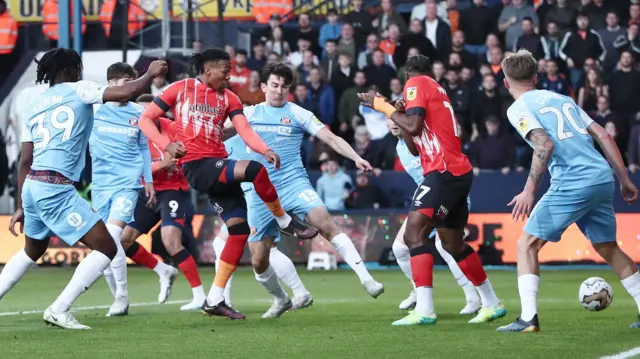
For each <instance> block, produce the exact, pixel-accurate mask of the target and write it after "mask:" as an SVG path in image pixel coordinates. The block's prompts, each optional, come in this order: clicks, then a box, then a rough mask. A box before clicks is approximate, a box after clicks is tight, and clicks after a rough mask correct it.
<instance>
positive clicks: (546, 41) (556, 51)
mask: <svg viewBox="0 0 640 359" xmlns="http://www.w3.org/2000/svg"><path fill="white" fill-rule="evenodd" d="M540 42H541V43H542V51H543V52H544V59H545V60H556V61H557V60H559V59H560V44H561V43H562V38H561V37H560V30H558V24H556V23H555V22H553V21H549V22H548V23H547V31H546V35H544V36H543V37H542V38H541V39H540Z"/></svg>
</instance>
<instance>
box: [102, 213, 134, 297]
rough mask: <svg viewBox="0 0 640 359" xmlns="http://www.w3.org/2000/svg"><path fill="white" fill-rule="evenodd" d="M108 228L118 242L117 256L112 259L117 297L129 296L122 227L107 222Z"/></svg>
mask: <svg viewBox="0 0 640 359" xmlns="http://www.w3.org/2000/svg"><path fill="white" fill-rule="evenodd" d="M107 230H108V231H109V234H111V237H113V240H114V241H115V243H116V248H117V249H118V252H116V256H115V257H114V258H113V260H112V261H111V270H112V271H113V278H114V279H115V280H116V298H118V297H127V298H128V297H129V291H128V290H127V255H126V254H125V252H124V248H122V243H121V242H120V237H121V236H122V228H120V227H118V226H116V225H115V224H111V223H107Z"/></svg>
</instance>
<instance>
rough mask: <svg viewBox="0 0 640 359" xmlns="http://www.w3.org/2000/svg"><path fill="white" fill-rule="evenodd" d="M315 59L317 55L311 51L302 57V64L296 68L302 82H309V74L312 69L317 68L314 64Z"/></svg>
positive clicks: (307, 51)
mask: <svg viewBox="0 0 640 359" xmlns="http://www.w3.org/2000/svg"><path fill="white" fill-rule="evenodd" d="M314 57H315V55H314V54H313V52H311V50H306V51H305V52H304V54H303V55H302V63H301V64H300V66H298V67H297V68H296V71H297V72H298V78H299V79H300V81H304V82H308V81H309V80H308V77H309V73H310V72H311V70H312V69H315V68H317V66H316V65H314V63H313V60H314Z"/></svg>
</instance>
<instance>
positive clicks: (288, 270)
mask: <svg viewBox="0 0 640 359" xmlns="http://www.w3.org/2000/svg"><path fill="white" fill-rule="evenodd" d="M269 263H270V264H271V266H272V267H273V270H274V271H275V272H276V276H278V279H280V281H281V282H282V283H284V285H286V286H287V287H289V288H291V290H292V291H293V299H292V302H293V306H292V307H291V309H292V310H296V309H303V308H307V307H309V306H310V305H311V304H313V297H312V296H311V293H309V291H308V290H307V288H305V286H304V284H302V280H301V279H300V276H299V275H298V272H297V271H296V266H295V265H294V264H293V262H292V261H291V258H289V257H287V256H286V255H285V254H284V253H282V252H280V250H279V249H278V243H277V241H274V243H273V245H272V246H271V251H270V252H269Z"/></svg>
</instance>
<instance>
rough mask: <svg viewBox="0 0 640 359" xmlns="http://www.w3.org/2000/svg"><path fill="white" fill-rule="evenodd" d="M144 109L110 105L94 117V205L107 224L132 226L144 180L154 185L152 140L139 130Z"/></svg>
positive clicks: (131, 105) (92, 134) (131, 103)
mask: <svg viewBox="0 0 640 359" xmlns="http://www.w3.org/2000/svg"><path fill="white" fill-rule="evenodd" d="M143 111H144V108H143V107H142V106H140V105H138V104H135V103H133V102H129V103H127V104H126V105H124V106H120V105H118V104H114V103H106V104H104V105H102V106H100V107H99V108H98V109H97V110H96V111H95V114H94V117H95V120H94V123H93V132H92V133H91V138H90V139H89V150H90V153H91V160H92V166H91V168H92V185H91V186H92V190H91V193H92V195H91V198H92V205H93V208H95V210H96V211H98V214H99V215H100V217H101V218H102V219H103V220H104V221H105V222H106V221H107V220H108V219H109V218H111V219H116V220H120V221H123V222H124V223H129V222H130V221H131V220H132V218H133V209H134V207H135V203H136V201H137V200H138V192H139V189H140V188H142V178H143V176H144V180H145V182H146V183H152V182H153V177H152V173H151V154H150V153H149V141H148V140H147V137H146V136H145V135H144V134H143V133H142V131H140V128H139V127H138V119H139V118H140V116H141V115H142V112H143Z"/></svg>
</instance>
